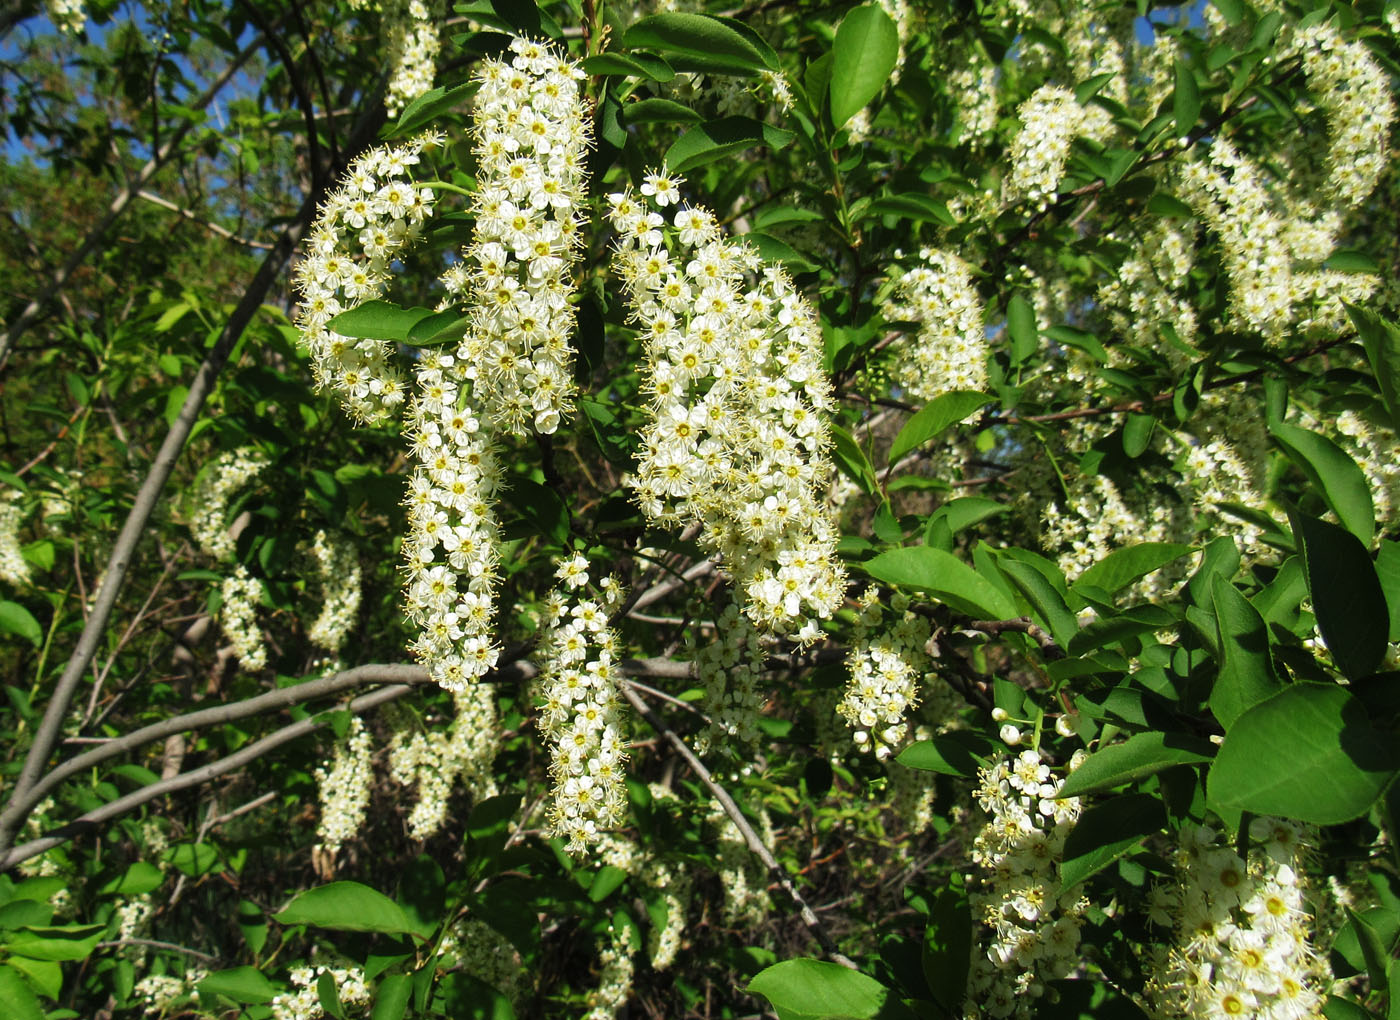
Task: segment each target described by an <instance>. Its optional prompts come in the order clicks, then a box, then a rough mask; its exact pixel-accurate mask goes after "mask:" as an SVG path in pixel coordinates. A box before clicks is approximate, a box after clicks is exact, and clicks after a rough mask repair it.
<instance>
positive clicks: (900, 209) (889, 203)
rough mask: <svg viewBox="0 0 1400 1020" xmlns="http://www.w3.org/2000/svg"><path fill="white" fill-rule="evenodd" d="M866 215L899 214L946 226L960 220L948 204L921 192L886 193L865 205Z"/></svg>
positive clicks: (907, 218)
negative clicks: (949, 208)
mask: <svg viewBox="0 0 1400 1020" xmlns="http://www.w3.org/2000/svg"><path fill="white" fill-rule="evenodd" d="M865 215H866V216H898V217H900V218H901V219H904V220H922V221H925V222H929V223H941V224H943V225H944V226H945V227H951V226H954V225H955V224H956V223H957V222H958V221H957V218H956V217H955V216H954V215H953V214H952V213H951V212H949V211H948V206H947V205H946V204H944V203H943V202H939V201H937V200H935V199H932V198H929V197H928V196H927V195H919V194H905V195H886V196H885V197H884V198H877V199H875V201H873V202H871V203H870V204H869V205H868V206H866V207H865Z"/></svg>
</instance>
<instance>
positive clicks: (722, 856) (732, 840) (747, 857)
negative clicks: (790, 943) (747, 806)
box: [706, 804, 773, 926]
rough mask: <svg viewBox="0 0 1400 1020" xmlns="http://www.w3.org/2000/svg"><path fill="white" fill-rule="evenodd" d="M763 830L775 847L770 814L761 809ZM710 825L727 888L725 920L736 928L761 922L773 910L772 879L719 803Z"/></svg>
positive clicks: (713, 807)
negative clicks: (769, 886)
mask: <svg viewBox="0 0 1400 1020" xmlns="http://www.w3.org/2000/svg"><path fill="white" fill-rule="evenodd" d="M759 821H760V823H761V825H762V829H763V831H761V832H760V833H759V837H760V838H761V839H762V840H763V841H764V843H765V844H766V845H767V846H772V845H773V832H772V824H771V820H770V819H769V817H768V812H767V811H766V810H764V809H762V808H760V809H759ZM706 822H707V823H708V824H710V825H712V826H714V828H715V830H716V835H715V842H714V847H715V863H716V865H717V871H718V872H719V882H720V886H721V887H722V888H723V889H724V908H723V912H724V920H725V923H727V924H730V925H735V926H744V925H753V924H758V923H760V922H761V921H762V920H763V919H764V918H765V917H766V916H767V915H768V911H769V910H770V909H771V908H772V903H771V902H770V901H769V898H768V877H767V875H766V874H764V871H763V865H762V864H761V863H760V862H759V860H758V858H757V857H755V856H754V853H753V851H752V850H750V849H749V845H748V843H746V842H745V841H744V836H743V833H741V832H740V831H739V827H738V826H737V825H735V824H734V821H733V819H731V818H730V817H729V816H728V815H727V814H725V812H724V808H722V807H721V806H720V805H719V804H711V805H710V811H709V815H708V816H707V818H706Z"/></svg>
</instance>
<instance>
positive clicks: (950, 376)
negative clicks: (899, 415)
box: [884, 248, 987, 401]
mask: <svg viewBox="0 0 1400 1020" xmlns="http://www.w3.org/2000/svg"><path fill="white" fill-rule="evenodd" d="M884 315H885V318H887V319H891V320H903V319H907V320H912V321H913V322H917V323H918V324H919V332H918V334H917V335H916V336H914V337H912V338H910V339H909V340H908V341H906V342H905V343H904V344H903V345H902V346H901V347H900V348H899V352H900V353H899V356H898V357H897V359H896V360H895V363H894V366H893V369H892V374H893V377H894V381H895V383H896V384H897V385H898V386H899V387H900V388H901V389H903V390H904V392H905V393H907V394H909V395H910V396H912V397H917V398H918V399H919V400H922V401H929V400H932V399H934V398H935V397H937V396H939V395H940V394H943V393H947V392H949V391H951V390H985V389H986V388H987V333H986V329H985V328H984V327H983V325H982V315H983V310H982V300H981V298H980V297H979V296H978V294H977V288H976V287H975V286H974V285H973V282H972V270H971V268H970V267H969V266H968V264H967V263H966V262H964V261H963V260H962V259H960V258H958V256H956V255H954V254H953V253H952V252H947V251H940V250H938V249H936V248H924V249H922V250H921V251H920V252H919V263H918V265H916V266H915V267H914V268H913V269H911V270H909V271H908V272H907V273H905V274H904V275H903V276H901V277H900V278H899V279H898V280H897V281H896V282H895V286H894V293H893V294H892V295H891V297H890V300H889V301H888V302H886V304H885V307H884Z"/></svg>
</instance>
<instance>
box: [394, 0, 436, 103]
mask: <svg viewBox="0 0 1400 1020" xmlns="http://www.w3.org/2000/svg"><path fill="white" fill-rule="evenodd" d="M441 15H442V6H441V4H440V3H437V2H434V0H406V2H404V0H394V2H391V3H390V4H389V5H388V6H387V7H386V9H385V10H384V36H385V41H386V43H387V46H386V48H387V49H388V51H389V53H388V59H389V62H390V63H391V64H392V65H393V68H394V69H393V72H392V73H391V74H390V75H389V87H388V90H387V91H386V93H385V95H384V108H385V109H386V110H388V111H389V116H390V117H397V116H398V115H399V114H400V113H401V112H402V111H403V108H404V107H405V106H407V105H408V104H409V103H411V102H413V101H414V100H415V99H417V98H418V97H419V96H421V95H422V94H423V93H424V92H427V91H428V90H429V89H431V88H432V87H433V74H434V72H435V70H436V68H435V65H436V63H437V56H438V51H439V50H441V49H442V38H441V36H440V35H439V31H438V21H439V18H440V17H441Z"/></svg>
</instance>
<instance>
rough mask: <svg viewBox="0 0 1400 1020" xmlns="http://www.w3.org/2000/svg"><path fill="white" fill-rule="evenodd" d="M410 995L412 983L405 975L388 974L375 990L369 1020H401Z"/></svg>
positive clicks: (406, 1008)
mask: <svg viewBox="0 0 1400 1020" xmlns="http://www.w3.org/2000/svg"><path fill="white" fill-rule="evenodd" d="M412 994H413V981H412V979H411V978H410V977H409V976H408V975H407V974H390V975H389V976H388V977H386V978H385V979H384V980H383V981H381V982H379V988H378V989H376V990H375V993H374V1011H373V1012H372V1013H370V1020H403V1016H404V1013H406V1012H407V1011H408V998H409V996H410V995H412Z"/></svg>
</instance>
